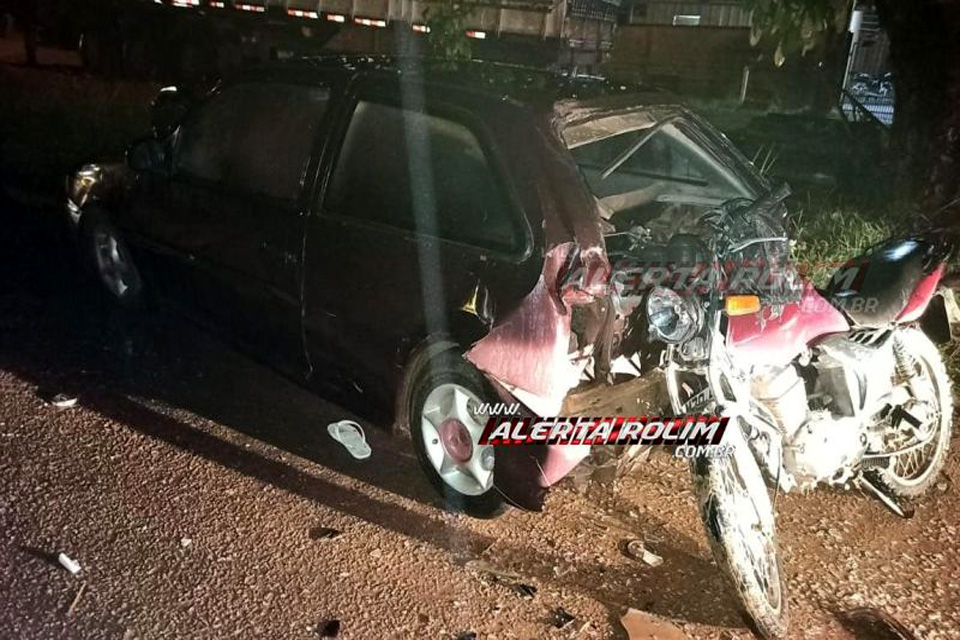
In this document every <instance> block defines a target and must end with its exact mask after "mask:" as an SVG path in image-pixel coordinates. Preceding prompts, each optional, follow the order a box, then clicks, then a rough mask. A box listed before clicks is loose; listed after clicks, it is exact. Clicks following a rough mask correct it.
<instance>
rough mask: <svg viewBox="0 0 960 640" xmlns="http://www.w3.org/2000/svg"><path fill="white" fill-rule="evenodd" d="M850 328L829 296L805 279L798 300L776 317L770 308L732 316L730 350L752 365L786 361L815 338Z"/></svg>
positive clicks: (729, 334) (774, 363) (775, 364)
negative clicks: (826, 296) (772, 314)
mask: <svg viewBox="0 0 960 640" xmlns="http://www.w3.org/2000/svg"><path fill="white" fill-rule="evenodd" d="M849 328H850V325H849V323H848V322H847V320H846V318H845V317H844V316H843V314H842V313H840V312H839V311H838V310H837V309H836V307H834V306H833V305H832V304H830V302H829V301H828V300H826V299H825V298H824V297H823V296H821V295H820V294H819V293H817V290H816V289H815V288H814V287H813V285H811V284H810V283H809V282H806V283H804V287H803V294H802V296H801V298H800V300H799V302H792V303H789V304H785V305H784V306H783V310H782V311H781V313H780V314H779V315H777V316H776V317H771V314H770V310H769V309H761V310H760V311H759V312H758V313H753V314H749V315H744V316H733V317H731V318H730V319H729V325H728V329H727V344H728V348H729V349H730V352H731V353H732V354H733V355H734V356H735V357H737V358H739V359H740V360H741V362H744V363H746V364H747V365H748V366H750V367H756V366H780V365H785V364H787V363H788V362H790V361H791V360H793V358H794V357H796V356H797V354H799V353H800V352H801V351H803V349H804V348H805V347H806V346H807V345H808V344H809V343H810V342H811V341H812V340H814V339H815V338H818V337H820V336H823V335H827V334H831V333H842V332H845V331H848V330H849Z"/></svg>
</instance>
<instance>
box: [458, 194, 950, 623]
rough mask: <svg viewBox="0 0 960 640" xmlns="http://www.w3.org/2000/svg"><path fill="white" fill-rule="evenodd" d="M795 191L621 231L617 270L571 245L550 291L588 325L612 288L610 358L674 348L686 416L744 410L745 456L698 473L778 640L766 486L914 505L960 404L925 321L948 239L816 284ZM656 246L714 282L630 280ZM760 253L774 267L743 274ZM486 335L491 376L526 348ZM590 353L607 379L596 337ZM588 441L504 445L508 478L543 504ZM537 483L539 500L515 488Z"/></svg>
mask: <svg viewBox="0 0 960 640" xmlns="http://www.w3.org/2000/svg"><path fill="white" fill-rule="evenodd" d="M788 194H789V190H788V189H786V188H784V189H781V190H779V191H776V192H772V193H768V194H767V195H765V196H763V197H760V198H758V199H756V200H755V201H753V202H750V201H749V200H744V199H735V200H731V201H729V202H727V203H725V204H724V205H723V206H721V207H719V208H718V209H717V210H715V211H713V212H711V213H710V214H709V215H707V216H706V217H704V218H703V219H702V220H701V224H702V225H704V226H705V227H706V228H707V229H709V233H707V234H705V235H701V236H691V235H688V234H676V235H675V236H674V237H673V238H672V239H671V240H670V241H669V242H668V243H667V245H666V247H659V248H658V247H657V244H658V243H657V242H653V241H651V240H650V238H649V237H646V236H643V235H642V234H639V235H638V234H635V233H631V234H612V235H608V236H607V237H606V251H607V254H608V255H609V258H610V263H611V264H613V265H614V266H613V268H612V275H611V276H610V277H609V278H607V279H606V280H605V278H604V276H605V274H604V271H605V269H604V268H602V267H600V268H598V267H596V266H595V265H594V266H592V267H591V265H590V261H589V260H588V259H584V256H580V255H578V254H577V251H576V250H575V249H571V248H570V247H567V248H564V249H563V251H561V252H560V253H562V254H563V255H562V256H560V257H558V258H557V260H555V262H557V263H558V264H559V266H556V274H557V275H556V284H555V285H554V286H553V290H554V291H555V296H556V298H557V299H559V300H562V301H565V303H566V305H567V306H568V308H570V309H571V310H572V312H573V317H574V324H575V325H576V324H577V323H576V314H577V312H578V309H581V310H582V309H585V308H590V306H591V304H592V303H591V302H590V301H591V300H594V301H596V300H597V299H600V298H603V308H604V309H608V310H609V314H610V316H611V317H615V318H619V319H620V324H619V325H618V324H617V322H616V321H611V322H610V323H607V324H610V325H611V326H612V327H613V328H612V329H611V332H610V335H612V336H613V337H614V339H613V341H612V342H613V347H612V351H613V352H612V353H607V354H606V357H607V360H610V359H623V358H626V359H634V360H633V361H634V362H636V357H637V355H638V354H646V359H647V361H649V359H650V357H649V354H650V353H651V352H655V353H658V354H659V361H658V364H659V367H658V368H659V369H660V370H662V371H663V372H664V373H665V376H666V384H667V390H668V393H669V397H670V402H671V404H672V410H673V411H674V413H675V414H676V415H704V414H719V415H723V416H727V417H729V419H730V422H729V426H728V428H727V430H726V432H725V435H724V444H725V445H727V449H728V450H729V449H730V448H732V450H733V453H732V455H729V456H727V457H698V458H695V459H694V460H693V461H692V463H691V471H692V475H693V480H694V486H695V493H696V495H697V497H698V501H699V505H700V511H701V516H702V518H703V522H704V525H705V529H706V533H707V536H708V538H709V539H710V544H711V547H712V550H713V553H714V556H715V558H716V560H717V563H718V565H719V566H720V567H722V569H723V570H724V571H725V573H726V574H727V576H728V578H729V579H730V583H731V584H732V586H733V587H734V589H735V590H736V592H737V594H738V596H739V598H740V601H741V603H742V605H743V607H744V609H745V610H746V613H747V615H748V616H749V618H750V620H751V621H752V622H753V624H754V626H755V629H756V630H757V631H758V632H759V634H760V635H762V636H763V637H768V638H779V637H782V636H783V635H784V634H785V633H786V630H787V608H788V607H787V594H786V587H785V581H784V576H783V572H782V569H781V563H780V558H779V554H778V550H777V540H776V531H775V526H774V520H775V518H774V509H773V504H772V502H771V500H770V497H769V494H768V487H778V488H779V490H781V491H791V490H798V489H799V490H806V489H810V488H813V487H815V486H817V485H821V484H825V485H833V486H840V487H854V486H859V487H861V488H863V489H865V490H866V491H868V492H869V493H871V494H873V495H875V496H876V497H878V498H880V499H881V500H883V501H884V502H885V503H886V504H887V505H888V506H889V507H890V508H891V509H894V510H895V511H900V512H901V513H902V512H903V508H902V505H901V500H902V499H904V498H913V497H917V496H920V495H922V494H923V493H925V492H926V491H927V490H928V489H929V488H930V487H931V486H932V485H933V483H934V481H935V479H936V477H937V475H938V473H939V472H940V470H941V469H942V467H943V465H944V462H945V460H946V457H947V450H948V447H949V443H950V433H951V427H952V416H953V407H952V396H951V392H950V379H949V378H948V376H947V373H946V370H945V367H944V363H943V361H942V359H941V356H940V353H939V351H938V349H937V347H936V345H935V343H934V342H933V340H931V338H930V337H928V334H927V333H925V331H923V330H922V329H921V328H920V326H919V325H920V324H921V323H920V321H921V319H923V323H922V324H923V325H924V327H925V328H926V329H928V330H929V331H930V332H931V333H932V334H933V335H935V336H937V337H939V338H949V324H948V322H947V318H946V313H945V312H944V311H943V309H934V308H932V307H931V306H930V302H931V299H932V298H933V297H934V295H935V293H936V291H937V287H938V284H939V282H940V279H941V278H942V276H943V274H944V269H945V262H946V260H947V257H948V254H949V251H950V249H949V247H948V246H946V245H945V244H944V243H943V242H941V241H939V240H937V239H935V238H933V237H930V236H927V237H924V236H914V237H908V238H903V239H898V240H892V241H889V242H885V243H883V244H881V245H879V246H876V247H874V248H873V249H871V250H869V251H868V252H867V253H866V254H864V255H863V256H860V257H858V258H856V259H854V260H851V261H850V262H849V263H847V264H846V265H844V266H843V267H842V268H841V269H840V270H838V271H837V273H836V274H835V275H834V276H833V279H832V280H831V281H830V284H829V285H828V286H827V287H826V289H825V290H823V291H818V290H817V289H815V288H814V287H813V286H812V285H810V284H809V283H806V282H804V281H803V280H802V279H800V278H799V277H798V276H797V274H796V272H795V271H794V270H793V269H792V267H791V265H790V263H789V260H788V255H789V245H788V240H787V237H786V233H785V221H784V218H785V215H786V209H785V207H784V206H783V204H782V201H783V200H784V199H785V198H786V196H787V195H788ZM618 235H619V236H624V235H625V237H620V238H619V239H618V238H617V237H614V236H618ZM656 251H660V252H661V255H665V257H666V260H667V262H668V263H669V264H672V265H674V266H676V265H678V264H684V263H690V264H695V265H699V266H700V267H703V265H706V266H707V269H706V270H705V271H708V272H709V277H704V276H703V274H701V277H700V278H699V282H700V283H701V284H703V283H706V285H705V286H700V287H699V288H698V287H690V288H682V287H681V288H677V287H673V288H670V287H666V286H655V287H652V288H649V289H647V290H645V291H642V292H637V291H635V290H631V289H630V288H629V287H625V286H623V283H624V282H628V281H635V280H636V279H632V280H631V279H630V278H624V277H623V274H624V273H627V272H629V271H630V270H631V269H630V268H625V267H624V266H623V261H622V258H624V257H625V256H631V255H633V256H638V255H641V256H642V255H650V254H651V253H652V252H656ZM561 258H563V259H561ZM560 263H562V264H560ZM550 264H551V260H550V256H548V260H547V265H548V269H549V268H550ZM758 264H760V265H764V277H763V278H757V277H752V278H741V277H739V276H738V274H739V273H740V271H742V270H743V269H744V267H745V265H747V266H748V267H749V266H750V265H753V266H755V265H758ZM571 265H572V266H571ZM578 267H579V268H578ZM634 269H635V268H634ZM756 271H757V270H756V269H755V270H754V273H756ZM598 274H599V276H598ZM552 280H553V278H546V279H545V282H546V286H547V287H548V288H549V287H551V284H550V283H551V281H552ZM598 280H599V281H601V282H609V286H606V288H603V287H598V286H597V282H598ZM758 280H763V282H758ZM600 291H603V293H602V294H601V293H599V292H600ZM600 324H601V325H603V324H604V323H602V322H601V323H600ZM600 337H601V339H597V335H596V334H595V335H594V336H593V337H592V344H602V343H603V342H604V341H603V340H602V335H601V336H600ZM636 338H639V339H636ZM487 340H488V339H484V340H481V341H480V342H479V343H477V345H475V347H474V349H473V351H471V352H469V353H468V354H467V357H468V358H470V359H471V360H473V361H474V362H475V363H477V365H478V367H479V368H481V369H482V370H485V371H487V372H488V374H490V372H491V371H492V370H493V369H494V367H495V365H496V364H497V363H498V361H497V360H496V358H495V356H496V355H497V351H496V349H497V345H498V344H501V343H502V344H511V345H514V346H513V347H512V348H513V349H514V350H513V351H511V352H510V353H514V354H517V351H516V347H515V345H516V344H517V342H516V341H514V342H511V341H509V340H506V339H505V338H504V336H502V335H501V336H495V337H494V340H493V341H489V342H485V341H487ZM657 345H659V346H660V349H659V350H657V349H656V347H657ZM561 355H562V354H561ZM517 357H521V358H522V357H524V354H523V353H520V354H519V355H518V356H517ZM593 357H594V361H593V365H594V373H595V374H596V364H597V359H598V350H597V348H594V351H593ZM500 362H502V360H501V361H500ZM638 366H639V365H638ZM587 368H588V369H589V367H587ZM493 378H494V381H495V382H496V377H495V376H493ZM500 391H501V395H502V396H505V394H506V393H508V390H506V389H504V388H503V387H501V388H500ZM515 391H517V390H516V389H510V390H509V393H513V392H515ZM505 397H506V396H505ZM512 397H517V398H519V399H521V400H526V399H527V398H526V397H524V396H522V395H516V394H514V396H512ZM586 454H587V448H584V447H571V446H554V447H550V446H547V447H536V448H534V449H530V448H527V449H526V450H524V448H523V447H503V448H500V449H499V450H498V453H497V456H498V457H497V473H498V476H497V486H498V487H499V488H502V489H505V493H507V495H509V496H510V497H511V498H512V499H513V500H514V501H515V502H520V503H521V504H523V503H524V501H525V500H526V506H530V504H531V502H536V501H535V500H533V499H532V498H530V497H529V494H532V493H536V491H530V489H531V488H533V489H534V490H541V491H542V490H545V488H546V487H548V486H549V485H550V484H553V483H554V482H556V481H557V480H558V479H560V478H562V477H563V476H564V475H565V474H566V473H568V472H569V471H570V470H571V469H572V468H573V467H574V466H575V465H576V464H577V463H578V462H579V461H580V460H582V459H583V457H584V456H585V455H586ZM524 483H526V485H525V486H526V488H527V490H528V496H527V497H526V498H525V497H523V495H524V494H523V491H522V490H518V489H517V487H523V486H524ZM518 496H519V497H518Z"/></svg>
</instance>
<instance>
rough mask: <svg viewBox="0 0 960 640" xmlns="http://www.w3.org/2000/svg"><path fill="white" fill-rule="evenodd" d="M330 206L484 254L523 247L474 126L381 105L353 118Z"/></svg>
mask: <svg viewBox="0 0 960 640" xmlns="http://www.w3.org/2000/svg"><path fill="white" fill-rule="evenodd" d="M325 208H326V209H327V210H328V211H330V212H332V213H334V214H336V215H341V216H344V217H349V218H354V219H358V220H365V221H370V222H377V223H381V224H386V225H390V226H393V227H397V228H400V229H404V230H409V231H414V232H416V233H419V234H421V235H428V236H434V237H439V238H442V239H447V240H453V241H456V242H462V243H464V244H469V245H472V246H477V247H482V248H489V249H499V250H506V251H510V250H516V249H517V248H518V247H519V246H520V245H521V243H522V230H521V229H522V228H521V227H520V225H519V220H518V219H517V213H516V212H515V210H514V209H513V207H512V205H511V203H510V201H509V199H508V197H507V195H506V193H505V191H504V189H503V185H502V184H501V182H500V180H499V179H498V177H497V174H496V172H495V171H494V167H493V165H492V163H491V161H490V158H489V157H488V156H487V154H486V153H485V151H484V148H483V146H482V145H481V143H480V140H479V139H478V138H477V136H476V135H475V134H474V132H473V131H472V130H471V129H470V128H469V127H467V126H466V125H464V124H462V123H461V122H458V121H456V120H453V119H449V118H446V117H442V116H439V115H435V114H432V113H422V112H419V111H412V110H406V109H401V108H399V107H396V106H391V105H387V104H380V103H376V102H367V101H361V102H359V103H358V104H357V106H356V108H355V110H354V112H353V116H352V118H351V121H350V124H349V126H348V128H347V132H346V136H345V137H344V141H343V145H342V148H341V151H340V157H339V159H338V161H337V165H336V167H335V169H334V172H333V176H332V178H331V182H330V188H329V189H328V193H327V200H326V205H325Z"/></svg>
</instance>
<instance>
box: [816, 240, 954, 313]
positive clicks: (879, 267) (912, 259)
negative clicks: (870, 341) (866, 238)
mask: <svg viewBox="0 0 960 640" xmlns="http://www.w3.org/2000/svg"><path fill="white" fill-rule="evenodd" d="M948 252H949V249H948V248H947V247H946V246H945V245H944V244H943V243H942V242H939V241H937V240H935V239H933V238H931V237H921V236H912V237H908V238H900V239H896V240H888V241H886V242H883V243H880V244H878V245H876V246H874V247H872V248H871V249H869V250H868V251H867V252H866V253H864V254H862V255H860V256H857V257H856V258H853V259H852V260H849V261H847V262H846V263H845V264H844V265H843V266H842V267H840V268H839V269H838V270H837V271H836V272H835V273H834V274H833V276H832V277H831V278H830V282H829V284H828V285H827V288H826V290H825V297H826V298H827V299H828V300H830V302H831V303H832V304H833V305H834V306H836V307H837V308H838V309H840V310H841V311H842V312H844V313H845V314H846V315H847V317H848V318H850V320H852V321H853V322H854V323H856V324H858V325H861V326H865V327H882V326H885V325H888V324H890V323H891V322H893V321H894V320H896V319H897V317H898V316H899V315H900V313H901V312H902V311H903V310H904V308H905V307H906V306H907V301H908V300H909V299H910V295H911V294H912V293H913V291H914V289H915V288H916V286H917V283H918V282H919V281H920V279H921V278H923V276H925V275H927V274H929V273H930V272H932V271H933V270H934V269H936V267H937V266H938V265H939V264H940V263H941V262H942V261H943V259H944V258H945V257H946V255H947V253H948Z"/></svg>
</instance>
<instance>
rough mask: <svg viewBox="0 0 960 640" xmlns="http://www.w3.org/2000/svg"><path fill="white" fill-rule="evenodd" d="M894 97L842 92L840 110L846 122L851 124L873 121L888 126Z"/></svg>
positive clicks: (891, 122) (891, 121) (890, 120)
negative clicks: (848, 121)
mask: <svg viewBox="0 0 960 640" xmlns="http://www.w3.org/2000/svg"><path fill="white" fill-rule="evenodd" d="M895 103H896V96H895V95H894V94H893V93H892V92H891V93H889V94H886V95H882V94H874V93H853V92H850V91H845V90H844V91H842V92H841V95H840V108H841V109H843V114H844V115H845V116H846V117H847V119H848V120H851V121H853V122H863V121H871V120H872V121H874V122H878V123H880V124H883V125H886V126H890V125H892V124H893V111H894V105H895Z"/></svg>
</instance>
